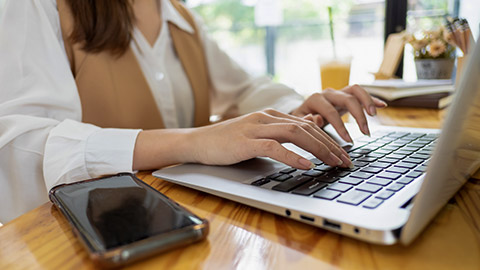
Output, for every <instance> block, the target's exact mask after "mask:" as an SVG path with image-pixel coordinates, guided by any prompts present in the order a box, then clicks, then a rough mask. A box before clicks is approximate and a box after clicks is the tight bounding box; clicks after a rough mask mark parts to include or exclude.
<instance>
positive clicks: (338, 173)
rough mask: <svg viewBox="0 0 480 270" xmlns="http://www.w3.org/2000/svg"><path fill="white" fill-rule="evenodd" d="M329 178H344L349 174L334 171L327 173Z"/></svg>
mask: <svg viewBox="0 0 480 270" xmlns="http://www.w3.org/2000/svg"><path fill="white" fill-rule="evenodd" d="M327 174H328V175H329V176H334V177H345V176H347V175H349V174H350V172H348V171H342V170H335V171H329V172H327Z"/></svg>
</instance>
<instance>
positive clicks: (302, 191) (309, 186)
mask: <svg viewBox="0 0 480 270" xmlns="http://www.w3.org/2000/svg"><path fill="white" fill-rule="evenodd" d="M326 186H327V184H325V183H322V182H318V181H310V182H307V183H305V184H303V185H301V186H300V187H298V188H296V189H294V190H293V191H292V193H293V194H298V195H305V196H309V195H310V194H313V193H315V192H317V191H318V190H320V189H322V188H324V187H326Z"/></svg>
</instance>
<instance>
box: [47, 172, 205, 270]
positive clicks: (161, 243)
mask: <svg viewBox="0 0 480 270" xmlns="http://www.w3.org/2000/svg"><path fill="white" fill-rule="evenodd" d="M126 175H127V176H130V177H131V178H132V181H135V182H136V183H137V184H139V185H141V186H142V187H143V188H145V189H146V190H147V191H148V192H155V193H158V196H163V198H165V199H167V200H169V201H170V202H172V203H174V204H175V205H176V206H178V208H180V209H181V210H182V211H183V212H184V213H185V214H186V215H189V216H192V217H194V218H196V219H198V220H200V221H201V223H199V224H194V225H192V226H188V227H183V228H180V229H176V230H173V231H170V232H166V233H162V234H159V235H154V236H150V237H148V238H145V239H142V240H139V241H135V242H133V243H130V244H126V245H122V246H119V247H116V248H111V249H102V248H99V247H98V245H96V244H95V242H94V241H93V240H92V236H91V235H89V234H88V233H87V231H86V230H85V229H84V228H83V227H82V225H81V224H80V223H79V221H78V219H77V218H76V217H75V215H74V213H73V212H72V211H71V209H69V208H68V207H67V205H66V204H65V203H63V199H62V198H61V197H59V196H58V191H60V190H61V189H62V188H64V187H66V186H69V185H77V184H80V183H82V184H84V183H89V182H93V181H100V180H105V179H107V178H112V180H113V181H114V180H115V179H114V178H115V177H121V176H126ZM49 198H50V200H51V201H52V202H53V203H54V205H55V206H56V207H57V208H58V209H59V210H60V211H61V213H62V214H63V216H64V217H65V218H66V219H67V220H68V222H69V223H70V225H71V227H72V228H73V232H74V234H75V235H76V237H77V238H78V239H80V241H81V243H82V244H83V245H84V247H85V248H86V249H87V251H88V252H89V256H90V258H91V259H92V260H93V262H94V263H95V264H98V265H100V266H101V267H108V268H111V267H118V266H121V265H125V264H128V263H131V262H134V261H138V260H140V259H143V258H146V257H149V256H152V255H154V254H157V253H160V252H163V251H167V250H170V249H173V248H176V247H179V246H184V245H188V244H190V243H193V242H196V241H200V240H202V239H204V238H206V236H207V235H208V231H209V223H208V221H207V220H206V219H201V218H199V217H197V216H196V215H194V214H193V213H192V212H190V211H189V210H187V209H185V208H184V207H182V206H180V205H179V204H178V203H176V202H174V201H173V200H171V199H170V198H168V197H166V196H165V195H163V194H162V193H160V192H159V191H157V190H156V189H154V188H152V187H151V186H149V185H147V184H146V183H145V182H143V181H142V180H140V179H138V178H137V177H136V176H135V175H132V174H119V175H116V176H109V177H103V178H98V179H90V180H85V181H80V182H76V183H72V184H62V185H58V186H55V187H53V188H52V189H51V190H50V192H49Z"/></svg>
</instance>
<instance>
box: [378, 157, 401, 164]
mask: <svg viewBox="0 0 480 270" xmlns="http://www.w3.org/2000/svg"><path fill="white" fill-rule="evenodd" d="M378 161H380V162H385V163H397V162H398V161H399V160H398V159H394V158H387V157H384V158H381V159H379V160H378Z"/></svg>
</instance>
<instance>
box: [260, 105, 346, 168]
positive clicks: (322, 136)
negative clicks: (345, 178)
mask: <svg viewBox="0 0 480 270" xmlns="http://www.w3.org/2000/svg"><path fill="white" fill-rule="evenodd" d="M267 113H268V115H270V116H271V117H273V118H270V121H272V122H270V123H297V124H300V125H303V124H307V125H309V126H310V127H308V126H305V129H306V130H307V132H309V133H311V134H313V135H314V136H315V137H316V138H317V139H318V140H320V141H322V142H326V145H327V147H328V148H329V149H330V150H331V151H332V152H334V153H335V154H336V155H337V156H338V157H341V155H342V154H343V155H345V157H346V158H347V160H348V161H349V162H347V163H350V157H349V155H348V154H347V152H346V151H345V150H344V149H343V148H342V147H341V146H340V145H339V144H338V143H337V142H336V141H335V140H334V139H333V138H332V137H330V136H329V135H328V134H326V133H325V131H323V130H322V129H321V128H320V127H319V126H318V125H316V124H315V123H314V122H312V121H309V120H307V119H305V118H309V117H310V116H309V115H311V114H308V115H306V116H305V117H303V118H300V117H296V116H292V115H289V114H284V113H282V112H279V111H268V112H267ZM316 116H318V117H319V118H321V116H319V115H316ZM312 118H313V116H312ZM321 121H322V122H323V119H321ZM338 151H340V152H338ZM347 165H348V164H347Z"/></svg>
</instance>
